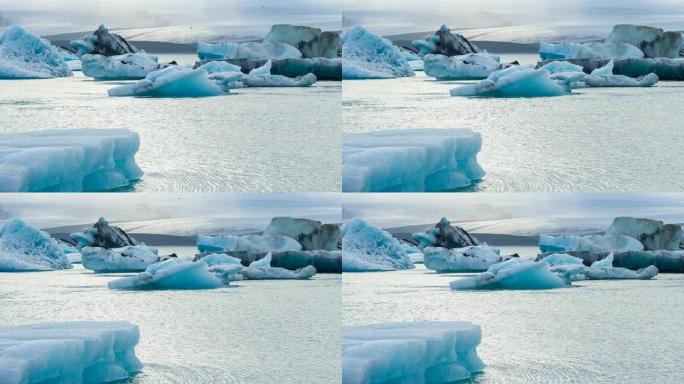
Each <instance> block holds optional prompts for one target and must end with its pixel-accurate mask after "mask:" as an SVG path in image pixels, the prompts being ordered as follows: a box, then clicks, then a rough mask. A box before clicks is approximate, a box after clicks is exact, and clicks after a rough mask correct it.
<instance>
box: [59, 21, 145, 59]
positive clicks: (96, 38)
mask: <svg viewBox="0 0 684 384" xmlns="http://www.w3.org/2000/svg"><path fill="white" fill-rule="evenodd" d="M71 46H72V47H73V48H74V49H75V50H76V52H77V53H78V55H86V54H97V55H103V56H116V55H125V54H127V53H136V52H139V50H138V48H136V47H135V46H134V45H133V44H131V43H129V42H128V41H126V39H124V38H123V37H121V36H120V35H117V34H116V33H112V32H109V30H108V29H107V27H106V26H104V25H100V26H99V27H98V28H97V30H96V31H95V32H93V34H92V35H87V36H85V37H84V38H83V39H82V40H72V41H71Z"/></svg>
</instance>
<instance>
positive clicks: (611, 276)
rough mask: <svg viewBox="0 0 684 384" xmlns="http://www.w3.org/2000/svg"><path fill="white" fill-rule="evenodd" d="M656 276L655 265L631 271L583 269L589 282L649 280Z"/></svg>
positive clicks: (625, 269) (623, 269) (621, 269)
mask: <svg viewBox="0 0 684 384" xmlns="http://www.w3.org/2000/svg"><path fill="white" fill-rule="evenodd" d="M657 274H658V268H657V267H656V266H655V265H649V266H648V267H646V268H644V269H642V270H639V271H632V270H631V269H627V268H598V267H594V266H591V267H589V268H585V269H584V276H585V277H586V278H587V279H589V280H650V279H652V278H654V277H655V276H656V275H657Z"/></svg>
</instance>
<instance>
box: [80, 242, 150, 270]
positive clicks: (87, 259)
mask: <svg viewBox="0 0 684 384" xmlns="http://www.w3.org/2000/svg"><path fill="white" fill-rule="evenodd" d="M81 255H82V256H83V257H82V259H81V263H82V264H83V268H85V269H90V270H92V271H94V272H96V273H102V272H139V271H144V270H145V269H146V268H147V267H148V266H150V265H151V264H154V263H156V262H158V261H160V260H162V257H160V256H159V255H157V250H156V249H154V248H150V247H148V246H146V245H144V244H140V245H135V246H127V247H121V248H109V249H108V248H101V247H83V248H81Z"/></svg>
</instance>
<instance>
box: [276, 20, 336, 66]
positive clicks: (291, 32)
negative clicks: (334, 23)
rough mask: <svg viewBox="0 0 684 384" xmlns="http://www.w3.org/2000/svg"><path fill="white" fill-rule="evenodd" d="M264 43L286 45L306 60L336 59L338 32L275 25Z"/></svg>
mask: <svg viewBox="0 0 684 384" xmlns="http://www.w3.org/2000/svg"><path fill="white" fill-rule="evenodd" d="M264 42H266V43H286V44H289V45H292V46H293V47H296V48H297V49H298V50H299V51H301V52H302V55H303V56H304V57H307V58H314V57H326V58H329V59H332V58H335V57H337V50H338V48H339V45H340V34H339V33H338V32H327V31H326V32H324V31H321V30H320V29H319V28H314V27H304V26H299V25H290V24H276V25H274V26H272V27H271V30H270V31H269V32H268V35H266V37H265V38H264Z"/></svg>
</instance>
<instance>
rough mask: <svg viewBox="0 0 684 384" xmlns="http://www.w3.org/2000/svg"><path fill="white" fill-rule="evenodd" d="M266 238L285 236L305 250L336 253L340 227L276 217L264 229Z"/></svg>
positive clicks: (308, 220)
mask: <svg viewBox="0 0 684 384" xmlns="http://www.w3.org/2000/svg"><path fill="white" fill-rule="evenodd" d="M263 235H264V236H271V235H284V236H288V237H291V238H293V239H295V240H297V241H298V242H299V243H300V244H302V248H303V249H304V250H326V251H336V250H337V244H338V243H339V241H340V226H339V225H337V224H323V223H321V222H320V221H318V220H311V219H304V218H298V217H283V216H281V217H274V218H272V219H271V223H270V224H269V225H268V227H266V229H264V232H263Z"/></svg>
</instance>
